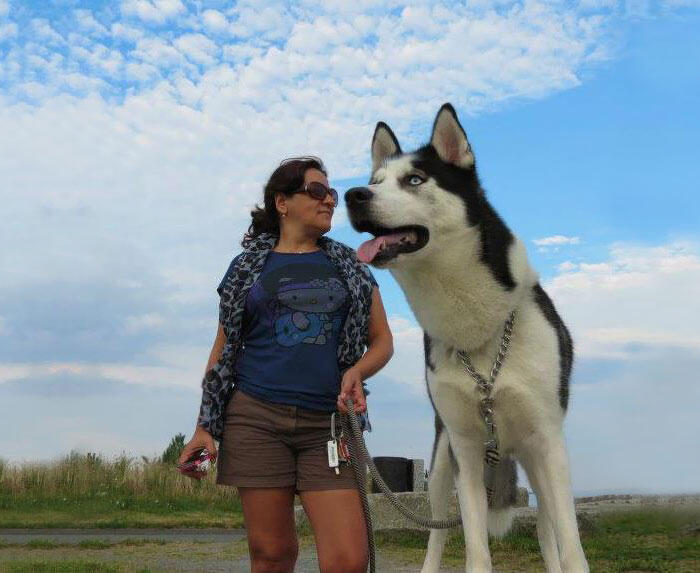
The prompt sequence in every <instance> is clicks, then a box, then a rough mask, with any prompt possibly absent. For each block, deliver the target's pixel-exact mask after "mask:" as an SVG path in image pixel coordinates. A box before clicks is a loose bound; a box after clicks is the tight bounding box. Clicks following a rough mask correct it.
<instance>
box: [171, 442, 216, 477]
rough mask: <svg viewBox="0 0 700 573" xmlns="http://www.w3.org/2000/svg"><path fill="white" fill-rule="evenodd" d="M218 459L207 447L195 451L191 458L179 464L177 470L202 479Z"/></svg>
mask: <svg viewBox="0 0 700 573" xmlns="http://www.w3.org/2000/svg"><path fill="white" fill-rule="evenodd" d="M215 461H216V456H215V455H214V454H212V453H211V452H210V451H209V450H207V449H206V448H201V449H199V450H197V451H196V452H194V453H193V454H192V455H191V456H190V457H189V459H188V460H187V461H186V462H184V463H182V464H180V465H178V466H177V471H179V472H180V473H181V474H182V475H185V476H187V477H191V478H195V479H202V478H203V477H204V476H205V475H206V473H207V471H208V470H209V468H210V467H211V465H212V464H213V463H214V462H215Z"/></svg>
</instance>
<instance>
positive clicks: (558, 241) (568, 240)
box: [532, 235, 581, 247]
mask: <svg viewBox="0 0 700 573" xmlns="http://www.w3.org/2000/svg"><path fill="white" fill-rule="evenodd" d="M532 242H533V243H535V245H537V246H538V247H551V246H559V245H578V244H579V243H580V242H581V241H580V240H579V238H578V237H566V236H565V235H553V236H551V237H543V238H542V239H533V240H532Z"/></svg>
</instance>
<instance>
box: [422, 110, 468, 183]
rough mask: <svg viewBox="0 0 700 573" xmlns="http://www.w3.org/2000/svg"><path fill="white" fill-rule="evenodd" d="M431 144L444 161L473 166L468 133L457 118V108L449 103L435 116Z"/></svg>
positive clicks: (462, 165) (460, 165)
mask: <svg viewBox="0 0 700 573" xmlns="http://www.w3.org/2000/svg"><path fill="white" fill-rule="evenodd" d="M430 144H431V145H432V146H433V147H434V148H435V151H437V154H438V156H439V157H440V159H442V160H443V161H444V162H446V163H453V164H454V165H458V166H459V167H463V168H465V169H469V168H470V167H473V165H474V155H472V148H471V146H470V145H469V141H468V140H467V134H466V133H465V132H464V129H463V128H462V125H461V124H460V123H459V120H458V119H457V112H456V111H455V108H453V107H452V105H451V104H449V103H446V104H445V105H443V106H442V107H441V108H440V111H439V112H438V114H437V116H436V117H435V123H434V124H433V135H432V137H431V138H430Z"/></svg>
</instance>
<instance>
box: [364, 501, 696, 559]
mask: <svg viewBox="0 0 700 573" xmlns="http://www.w3.org/2000/svg"><path fill="white" fill-rule="evenodd" d="M699 522H700V510H698V509H688V508H686V509H678V510H672V509H660V508H657V509H639V510H628V511H625V512H620V513H610V514H603V515H601V516H598V517H596V518H595V519H590V518H588V519H584V520H582V524H581V541H582V543H583V548H584V551H585V553H586V557H587V558H588V560H589V564H590V566H591V571H601V572H606V573H607V572H610V573H616V572H620V573H621V572H623V571H645V572H646V571H659V572H662V573H666V572H683V571H688V572H691V571H700V535H699V534H698V531H697V524H698V523H699ZM693 526H695V527H693ZM375 540H376V543H377V547H380V548H381V549H382V550H383V551H386V552H388V553H390V554H391V555H393V556H394V557H396V558H397V559H399V560H401V561H404V562H407V563H421V562H422V560H423V557H424V556H425V548H426V547H427V542H428V532H427V531H405V530H400V531H384V532H378V533H377V534H376V535H375ZM489 545H490V549H491V556H492V560H493V564H494V568H496V569H498V570H499V571H542V570H544V563H543V562H542V560H541V557H540V550H539V544H538V542H537V534H536V532H535V527H534V526H533V525H521V526H519V527H518V526H516V527H515V528H514V530H513V531H512V532H511V533H510V534H509V535H507V536H506V537H505V538H503V539H500V540H493V539H492V540H491V541H490V543H489ZM464 558H465V547H464V537H463V535H462V532H461V531H452V532H451V533H450V534H449V536H448V538H447V543H446V545H445V552H444V555H443V565H446V566H450V567H459V566H461V565H463V563H464Z"/></svg>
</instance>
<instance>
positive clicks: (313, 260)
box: [180, 157, 393, 572]
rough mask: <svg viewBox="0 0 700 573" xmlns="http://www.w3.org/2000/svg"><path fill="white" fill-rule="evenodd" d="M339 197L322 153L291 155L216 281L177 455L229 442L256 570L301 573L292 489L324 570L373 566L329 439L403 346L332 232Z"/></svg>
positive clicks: (227, 470)
mask: <svg viewBox="0 0 700 573" xmlns="http://www.w3.org/2000/svg"><path fill="white" fill-rule="evenodd" d="M337 202H338V196H337V193H336V192H335V190H333V189H330V188H329V185H328V179H327V177H326V170H325V168H324V166H323V164H322V162H321V161H320V160H319V159H317V158H313V157H309V158H299V159H292V160H287V161H284V162H282V164H281V165H280V166H279V167H278V168H277V169H276V170H275V171H274V173H273V174H272V175H271V177H270V179H269V181H268V182H267V184H266V186H265V191H264V206H263V207H262V208H261V207H256V208H255V209H254V210H253V211H252V212H251V215H252V223H251V225H250V228H249V229H248V233H247V234H246V236H245V237H244V239H243V242H242V244H243V247H244V251H243V253H241V254H240V255H238V256H237V257H236V258H235V259H234V260H233V262H232V263H231V266H230V267H229V269H228V271H227V273H226V275H225V276H224V279H223V280H222V281H221V284H220V285H219V288H218V289H217V290H218V292H219V294H220V295H221V299H220V314H219V322H220V324H219V328H218V333H217V336H216V340H215V342H214V347H213V348H212V351H211V355H210V357H209V362H208V364H207V374H206V375H205V378H204V381H203V383H202V387H203V396H202V406H201V408H200V416H199V419H198V422H197V429H196V430H195V433H194V436H193V437H192V439H191V440H190V442H189V443H188V444H187V446H186V447H185V449H184V450H183V452H182V455H181V456H180V461H181V462H182V461H184V460H186V459H187V458H188V457H189V456H190V455H191V454H192V453H193V452H194V451H195V450H197V449H198V448H201V447H206V448H207V449H209V450H210V451H212V452H214V451H216V450H215V444H214V439H218V440H219V441H220V451H219V461H218V464H217V483H219V484H226V485H233V486H237V487H238V491H239V495H240V499H241V503H242V505H243V516H244V520H245V526H246V530H247V535H248V547H249V550H250V557H251V564H252V571H254V572H262V571H293V569H294V564H295V562H296V557H297V552H298V545H297V537H296V531H295V524H294V513H293V505H294V495H295V493H298V494H299V497H300V499H301V503H302V505H303V507H304V510H305V511H306V513H307V515H308V517H309V521H310V522H311V525H312V527H313V531H314V537H315V539H316V547H317V552H318V559H319V565H320V569H321V571H324V572H326V571H343V572H352V571H366V569H367V561H368V548H367V541H366V530H365V522H364V516H363V513H362V505H361V501H360V497H359V493H358V491H357V484H356V482H355V479H354V474H353V470H352V467H350V466H349V464H345V463H341V464H340V467H339V468H338V472H336V469H335V468H332V467H329V463H328V452H327V446H326V444H327V442H328V440H330V439H331V419H332V416H331V414H332V413H333V412H335V411H336V410H337V411H339V412H340V413H342V414H344V413H346V412H347V408H346V405H345V400H346V399H347V398H348V397H350V398H352V399H353V404H354V409H355V412H356V413H358V414H362V415H365V413H366V409H367V406H366V400H365V390H364V387H363V381H364V380H365V379H366V378H368V377H370V376H372V375H373V374H374V373H376V372H377V371H378V370H379V369H381V368H382V367H383V366H384V365H385V364H386V363H387V362H388V361H389V359H390V358H391V355H392V353H393V343H392V336H391V332H390V331H389V326H388V323H387V319H386V314H385V312H384V307H383V305H382V300H381V297H380V295H379V290H378V288H377V283H376V281H375V280H374V277H373V276H372V274H371V272H370V271H369V269H368V267H366V266H365V265H363V264H362V263H360V262H359V261H358V260H357V258H356V256H355V253H354V251H353V250H351V249H350V248H348V247H346V246H345V245H342V244H341V243H338V242H337V241H333V240H331V239H329V238H327V237H324V236H323V235H324V234H325V233H327V232H328V231H329V230H330V228H331V219H332V217H333V211H334V209H335V207H336V206H337ZM365 347H367V349H366V352H365V351H364V349H365ZM234 383H235V386H234ZM231 387H234V390H233V393H232V395H231V394H230V390H229V389H230V388H231ZM229 396H230V397H229ZM338 418H339V416H337V415H336V416H334V418H333V419H334V420H335V431H336V435H337V434H338V433H339V432H340V429H341V426H340V421H339V419H338ZM365 420H366V418H365Z"/></svg>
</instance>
